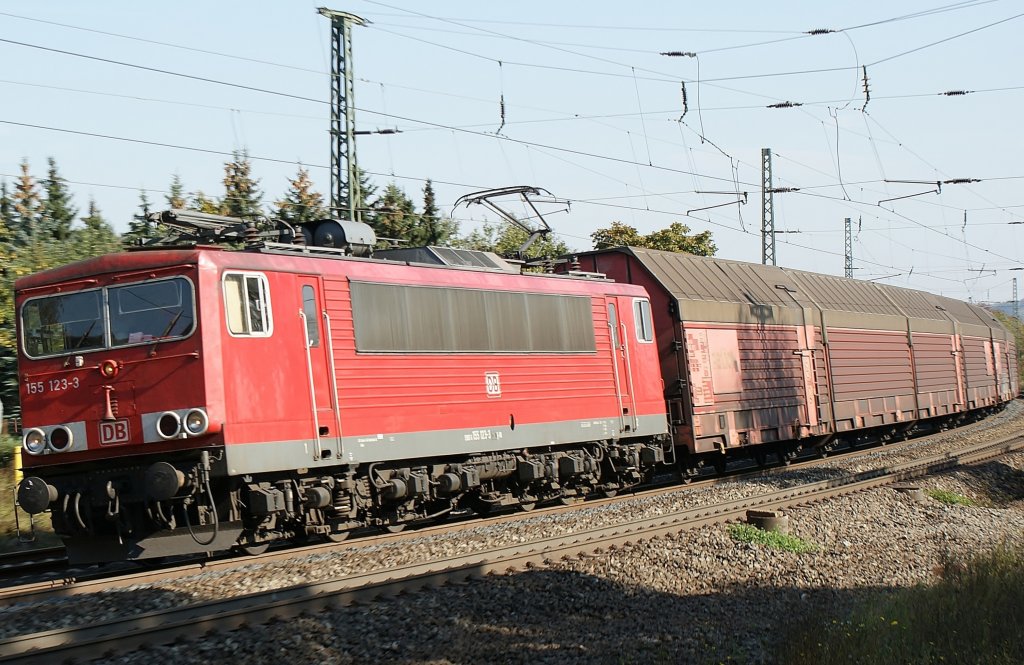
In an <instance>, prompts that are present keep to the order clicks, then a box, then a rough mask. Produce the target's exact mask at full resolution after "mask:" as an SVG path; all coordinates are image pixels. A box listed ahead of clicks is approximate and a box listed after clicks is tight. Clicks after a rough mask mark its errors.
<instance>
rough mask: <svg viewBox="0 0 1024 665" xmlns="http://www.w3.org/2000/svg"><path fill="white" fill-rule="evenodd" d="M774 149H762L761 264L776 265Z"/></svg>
mask: <svg viewBox="0 0 1024 665" xmlns="http://www.w3.org/2000/svg"><path fill="white" fill-rule="evenodd" d="M773 194H774V192H773V188H772V149H771V148H761V263H763V264H764V265H768V264H769V263H770V264H772V265H775V210H774V198H773Z"/></svg>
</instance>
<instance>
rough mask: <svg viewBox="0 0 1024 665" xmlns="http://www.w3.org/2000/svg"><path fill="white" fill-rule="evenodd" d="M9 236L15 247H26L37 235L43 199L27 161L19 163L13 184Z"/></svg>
mask: <svg viewBox="0 0 1024 665" xmlns="http://www.w3.org/2000/svg"><path fill="white" fill-rule="evenodd" d="M11 199H12V202H13V214H12V215H11V221H12V226H11V230H10V232H11V236H12V240H11V241H12V242H13V243H14V245H15V246H16V247H24V246H26V245H28V244H29V243H30V242H32V240H33V239H34V238H35V237H36V236H37V235H38V234H39V217H40V215H41V214H42V207H43V199H42V195H41V194H40V193H39V185H38V183H36V180H35V178H33V177H32V174H31V173H29V167H28V160H27V159H23V160H22V161H21V175H19V176H18V179H17V180H16V181H15V183H14V194H12V196H11Z"/></svg>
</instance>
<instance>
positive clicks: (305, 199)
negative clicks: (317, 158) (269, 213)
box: [274, 164, 327, 225]
mask: <svg viewBox="0 0 1024 665" xmlns="http://www.w3.org/2000/svg"><path fill="white" fill-rule="evenodd" d="M288 184H289V187H288V191H287V192H285V195H284V198H283V199H281V200H279V201H276V202H275V203H274V205H276V206H277V216H278V217H280V218H281V219H283V220H284V221H286V222H288V223H289V224H293V225H294V224H301V223H302V222H311V221H314V220H317V219H324V218H325V217H327V208H326V207H324V197H323V195H321V194H320V193H319V192H316V191H314V190H313V181H312V180H310V179H309V171H308V170H306V169H304V168H302V165H301V164H300V165H299V172H298V173H297V174H296V176H295V178H288Z"/></svg>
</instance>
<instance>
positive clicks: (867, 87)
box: [860, 65, 871, 112]
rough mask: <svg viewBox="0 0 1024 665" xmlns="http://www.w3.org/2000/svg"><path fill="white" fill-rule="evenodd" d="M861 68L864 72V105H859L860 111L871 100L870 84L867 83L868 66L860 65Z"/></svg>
mask: <svg viewBox="0 0 1024 665" xmlns="http://www.w3.org/2000/svg"><path fill="white" fill-rule="evenodd" d="M861 69H862V70H863V72H864V106H862V107H860V110H861V112H863V111H864V109H866V108H867V107H868V102H870V101H871V86H870V85H869V84H868V68H867V65H861Z"/></svg>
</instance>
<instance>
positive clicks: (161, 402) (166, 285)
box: [16, 252, 222, 560]
mask: <svg viewBox="0 0 1024 665" xmlns="http://www.w3.org/2000/svg"><path fill="white" fill-rule="evenodd" d="M182 258H184V257H182V252H145V253H131V254H121V255H115V256H111V257H104V258H100V259H93V260H90V261H85V262H81V263H79V264H74V265H71V266H66V267H64V268H61V269H58V270H55V271H48V272H47V273H41V274H40V275H35V276H32V277H28V278H25V279H23V280H20V281H19V283H18V284H17V287H16V298H17V301H16V304H17V313H18V334H19V384H20V397H21V403H22V405H23V412H24V431H23V441H22V444H23V451H24V453H25V454H24V455H23V458H22V459H23V465H24V473H25V476H26V478H25V479H24V480H23V481H22V482H21V484H20V485H19V487H18V493H17V498H18V503H19V505H20V506H21V507H22V508H23V509H24V510H26V511H27V512H29V513H32V514H38V513H42V512H44V511H46V510H47V509H49V510H50V512H51V516H52V520H53V526H54V530H55V531H56V532H57V534H58V535H60V536H62V537H63V538H64V539H65V542H66V543H67V544H68V547H69V551H71V550H73V549H74V547H75V546H76V545H75V544H76V543H78V542H82V543H89V545H88V546H87V549H92V547H93V543H94V542H96V537H97V536H104V535H105V536H106V540H107V541H109V542H111V543H113V544H115V546H117V547H122V546H123V543H124V542H126V541H127V538H126V536H129V535H132V536H133V537H137V536H139V535H141V534H142V533H143V532H145V531H146V529H147V528H150V529H156V528H158V527H157V524H159V522H160V521H161V520H160V518H159V516H157V518H156V520H154V519H153V516H152V515H147V514H146V513H147V511H152V510H153V508H154V506H156V505H157V503H158V502H160V501H166V500H168V499H170V498H171V497H173V496H175V495H177V494H178V493H179V492H182V491H188V490H189V489H190V488H191V487H192V486H195V485H197V484H199V485H201V484H202V482H203V480H204V478H205V477H207V476H208V473H209V467H210V455H209V451H210V450H216V448H217V445H218V444H217V440H218V436H219V430H220V427H221V424H220V423H221V422H222V418H221V414H220V413H219V412H218V409H217V408H216V406H215V405H214V406H213V407H211V405H210V404H209V403H208V400H207V396H206V393H207V391H206V389H205V385H206V384H205V379H204V367H203V362H202V355H203V353H202V348H201V335H199V334H198V333H199V330H200V315H199V301H198V298H197V291H198V290H197V286H196V284H197V281H198V276H199V271H198V265H197V262H196V261H195V260H194V258H193V259H192V260H187V259H186V260H185V261H182ZM204 452H205V454H204ZM83 470H84V473H83ZM165 517H166V516H165ZM164 521H166V520H164ZM108 556H111V553H110V552H107V553H106V554H100V555H98V556H96V557H94V556H93V555H91V554H86V555H84V556H82V557H79V558H80V559H81V560H88V559H91V558H107V557H108ZM114 556H115V557H117V558H123V557H124V556H125V555H124V554H123V553H121V552H118V553H116V554H115V555H114Z"/></svg>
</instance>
